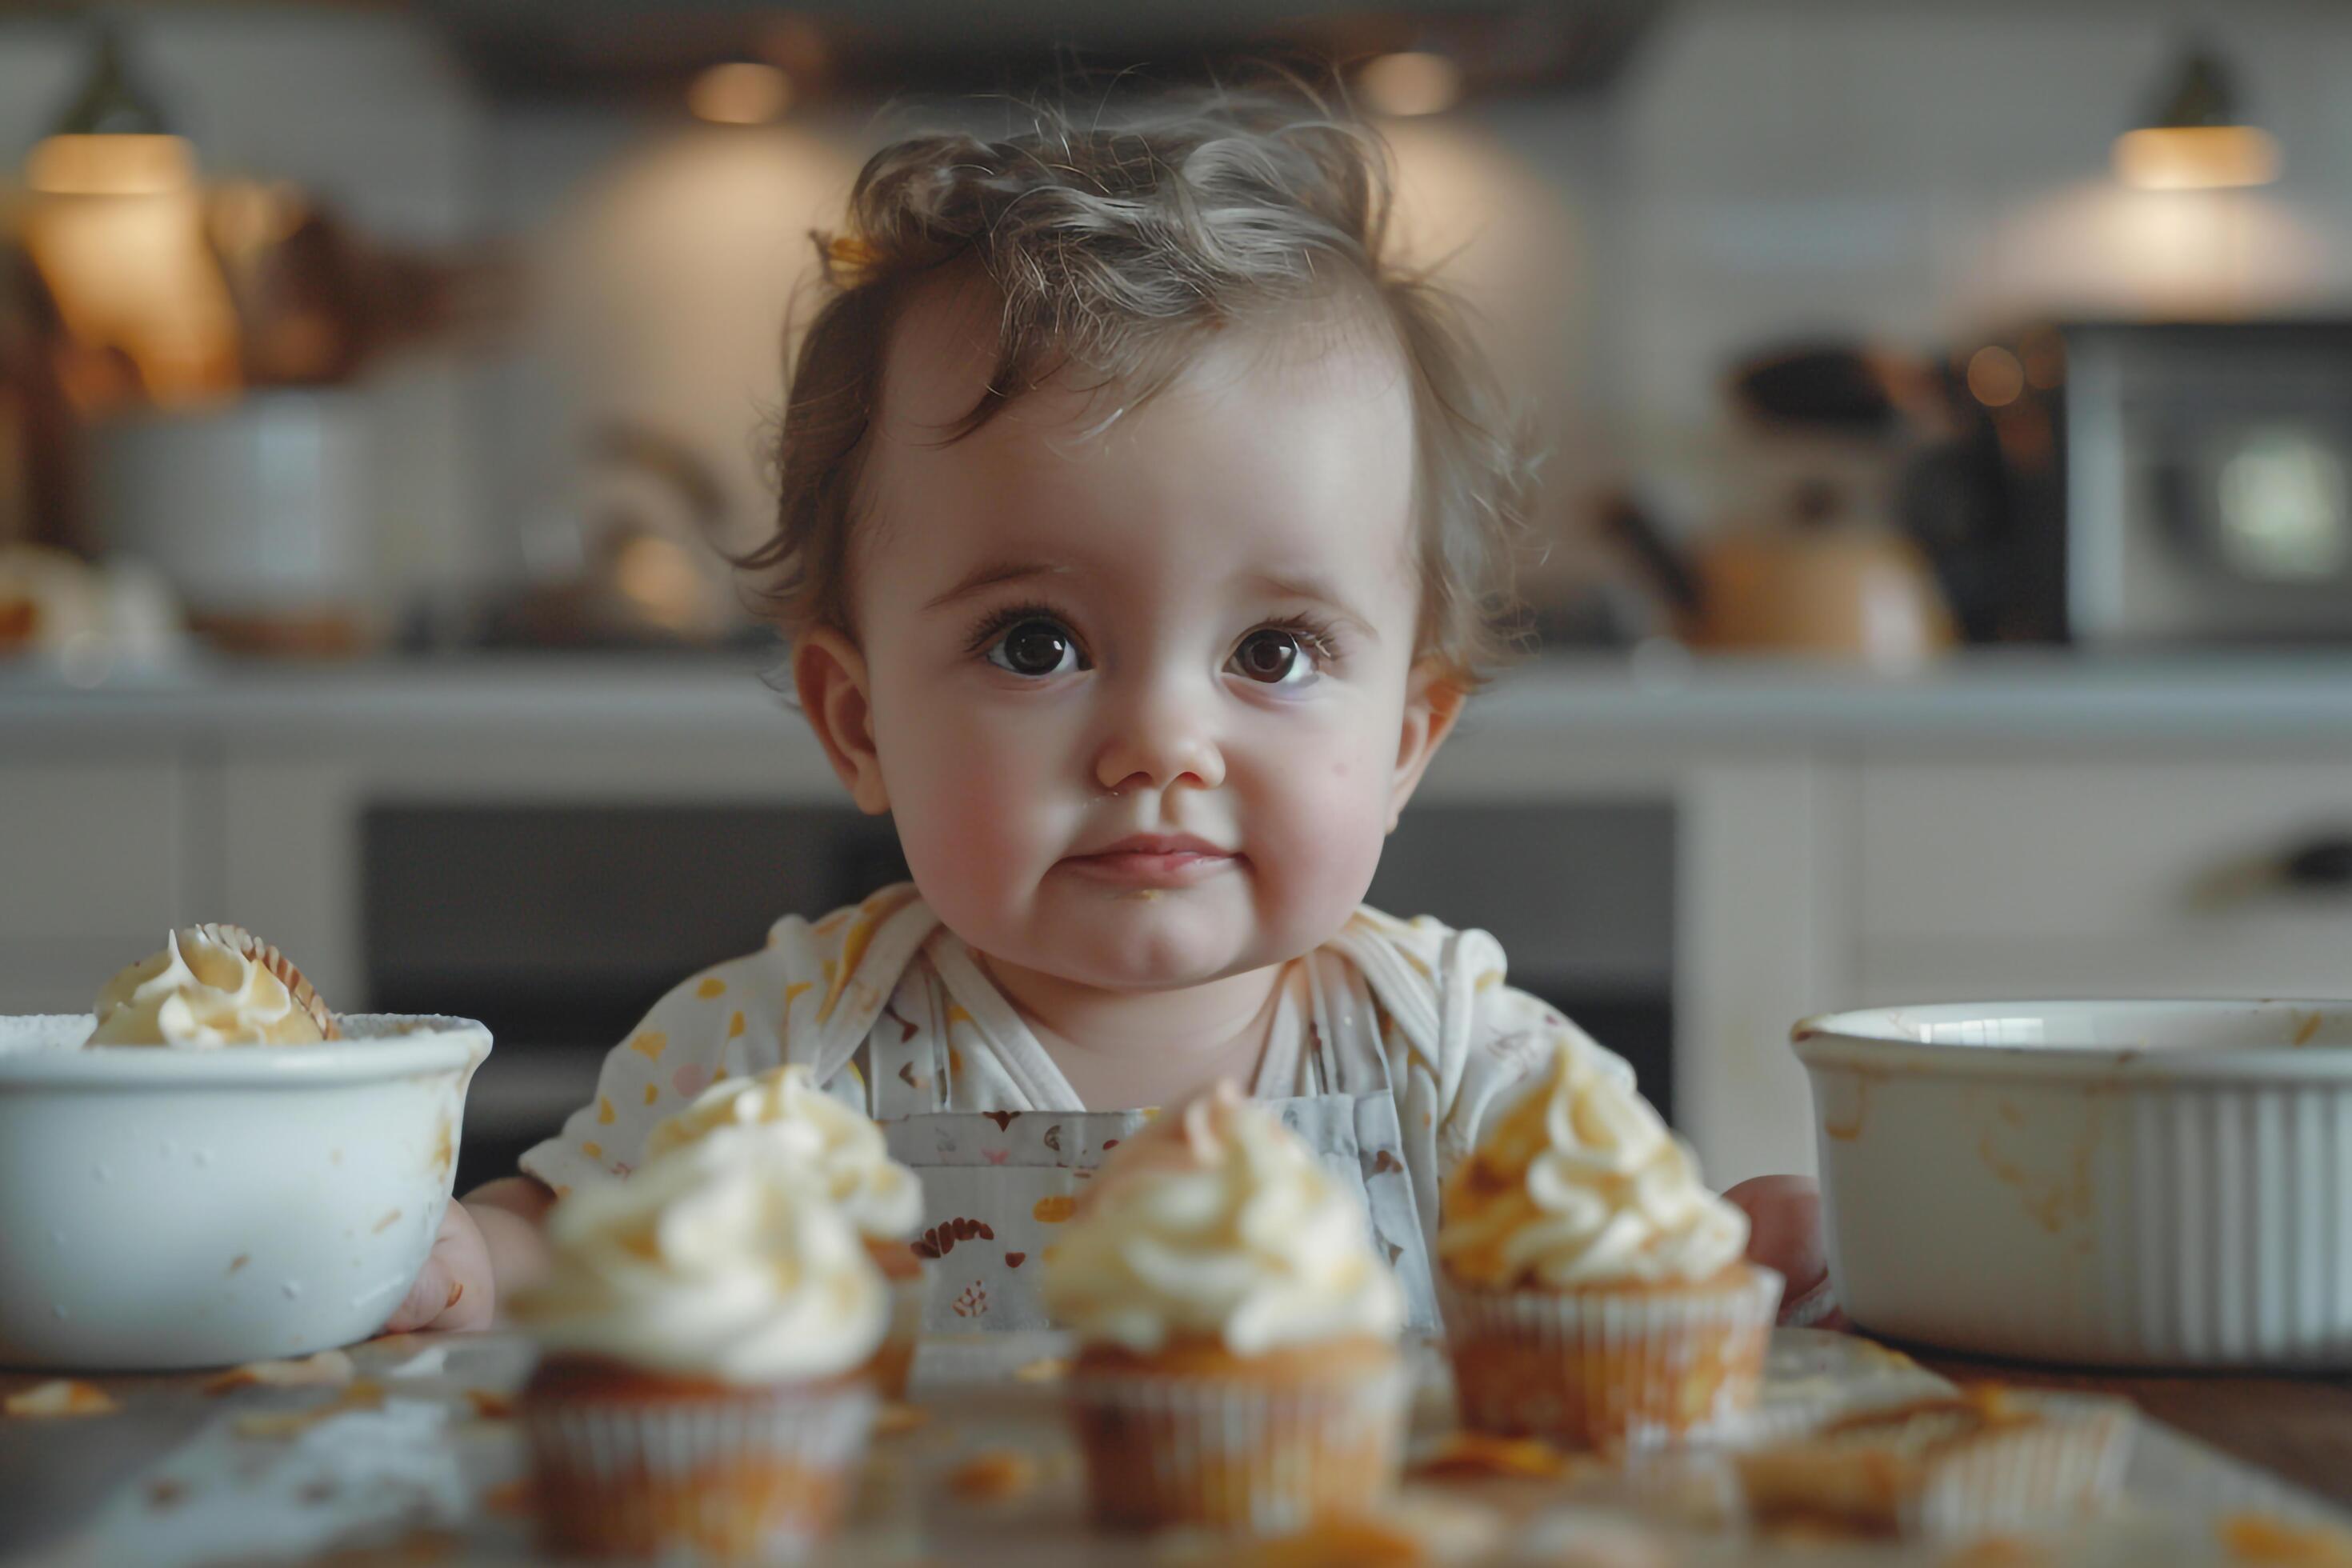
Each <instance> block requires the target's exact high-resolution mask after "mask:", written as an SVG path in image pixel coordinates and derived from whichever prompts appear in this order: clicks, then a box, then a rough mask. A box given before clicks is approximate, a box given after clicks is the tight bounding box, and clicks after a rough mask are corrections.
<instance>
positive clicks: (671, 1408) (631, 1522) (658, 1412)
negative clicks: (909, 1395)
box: [522, 1382, 875, 1564]
mask: <svg viewBox="0 0 2352 1568" xmlns="http://www.w3.org/2000/svg"><path fill="white" fill-rule="evenodd" d="M874 1410H875V1394H874V1391H873V1389H872V1388H871V1387H870V1386H869V1385H867V1384H865V1383H863V1382H849V1383H844V1384H839V1385H828V1386H826V1387H823V1388H817V1389H809V1388H793V1389H781V1390H775V1391H760V1390H745V1391H743V1392H742V1393H740V1394H720V1395H714V1396H713V1397H711V1398H709V1399H708V1400H675V1399H670V1400H659V1401H647V1402H644V1403H637V1402H632V1401H625V1400H617V1399H598V1398H593V1397H584V1396H583V1397H578V1398H568V1397H553V1398H548V1397H530V1398H527V1399H526V1400H525V1403H524V1408H523V1413H522V1421H523V1432H524V1438H525V1441H526V1443H527V1445H528V1447H529V1448H530V1458H531V1472H532V1478H533V1491H534V1493H535V1495H536V1499H537V1502H538V1508H539V1515H540V1531H541V1543H542V1545H543V1546H544V1547H545V1549H546V1550H547V1551H548V1552H551V1553H552V1554H554V1555H557V1556H559V1557H562V1556H570V1557H591V1558H593V1557H622V1558H632V1559H648V1560H651V1561H655V1562H658V1563H679V1564H688V1563H777V1562H783V1563H790V1562H794V1561H797V1560H798V1559H799V1558H800V1557H802V1556H803V1555H805V1554H806V1553H807V1552H809V1551H810V1550H811V1549H812V1548H814V1546H815V1545H816V1544H817V1543H819V1542H822V1541H823V1540H824V1538H825V1537H826V1536H828V1535H830V1534H831V1533H832V1531H833V1528H834V1526H835V1523H836V1522H837V1521H838V1518H839V1515H840V1512H841V1510H842V1506H843V1503H844V1500H845V1499H846V1498H847V1496H848V1495H849V1494H850V1491H851V1489H853V1487H854V1485H855V1481H856V1474H855V1472H856V1468H857V1466H858V1464H859V1463H860V1461H861V1460H862V1459H863V1458H864V1457H865V1452H866V1438H867V1436H868V1435H869V1434H870V1432H871V1430H872V1427H873V1424H874Z"/></svg>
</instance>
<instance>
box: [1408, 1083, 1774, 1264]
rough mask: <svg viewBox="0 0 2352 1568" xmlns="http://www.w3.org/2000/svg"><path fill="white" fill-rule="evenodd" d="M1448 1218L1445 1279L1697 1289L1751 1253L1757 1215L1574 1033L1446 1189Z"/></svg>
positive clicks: (1442, 1237)
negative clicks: (1711, 1184)
mask: <svg viewBox="0 0 2352 1568" xmlns="http://www.w3.org/2000/svg"><path fill="white" fill-rule="evenodd" d="M1442 1212H1443V1222H1442V1223H1441V1225H1440V1226H1439V1228H1438V1235H1437V1253H1438V1257H1439V1258H1440V1260H1441V1261H1442V1262H1443V1263H1444V1266H1445V1268H1446V1271H1447V1272H1448V1273H1449V1274H1451V1275H1452V1276H1453V1277H1454V1279H1457V1280H1459V1281H1461V1282H1462V1283H1464V1284H1467V1285H1475V1286H1480V1287H1485V1288H1487V1289H1508V1288H1511V1287H1514V1286H1519V1285H1528V1284H1534V1285H1542V1286H1555V1287H1562V1286H1579V1285H1608V1284H1631V1283H1663V1282H1667V1281H1681V1282H1692V1283H1695V1282H1696V1281H1699V1280H1702V1279H1708V1278H1711V1277H1712V1276H1714V1275H1716V1274H1718V1273H1720V1272H1722V1271H1723V1270H1724V1269H1727V1268H1730V1267H1731V1266H1732V1265H1733V1264H1735V1263H1737V1262H1738V1261H1739V1259H1740V1258H1741V1256H1742V1255H1743V1254H1744V1253H1745V1252H1746V1250H1747V1247H1748V1216H1747V1215H1745V1214H1743V1213H1741V1212H1740V1210H1739V1209H1738V1207H1736V1206H1735V1205H1731V1204H1729V1203H1727V1202H1725V1201H1724V1200H1723V1199H1722V1198H1720V1197H1718V1196H1717V1195H1716V1194H1714V1193H1711V1192H1709V1191H1708V1190H1707V1189H1706V1184H1704V1183H1703V1182H1701V1181H1700V1179H1699V1171H1698V1161H1697V1159H1696V1156H1694V1155H1693V1154H1692V1152H1691V1151H1690V1146H1689V1145H1688V1144H1686V1143H1685V1142H1683V1141H1682V1140H1681V1139H1679V1138H1677V1137H1675V1135H1674V1134H1673V1133H1672V1132H1670V1131H1667V1129H1666V1125H1665V1123H1664V1122H1663V1121H1660V1120H1659V1119H1658V1113H1657V1112H1656V1111H1654V1110H1652V1109H1651V1108H1650V1105H1649V1102H1648V1101H1646V1100H1643V1099H1642V1097H1641V1096H1640V1095H1638V1094H1636V1093H1635V1092H1634V1091H1633V1089H1632V1088H1631V1087H1629V1086H1628V1085H1626V1084H1625V1083H1623V1082H1622V1081H1621V1080H1620V1079H1618V1077H1617V1076H1616V1075H1614V1074H1612V1073H1611V1072H1610V1071H1608V1070H1607V1068H1606V1067H1605V1066H1604V1065H1603V1062H1602V1060H1601V1057H1600V1056H1599V1055H1598V1054H1597V1053H1596V1052H1595V1050H1594V1049H1593V1047H1591V1046H1590V1045H1588V1044H1586V1043H1585V1042H1584V1041H1583V1040H1581V1039H1578V1038H1574V1037H1563V1038H1562V1039H1561V1041H1560V1042H1559V1052H1558V1055H1557V1056H1556V1057H1555V1058H1554V1059H1553V1063H1552V1071H1551V1076H1550V1078H1549V1080H1548V1081H1546V1082H1545V1083H1543V1084H1542V1085H1540V1086H1539V1087H1538V1089H1537V1090H1536V1091H1535V1092H1534V1093H1532V1094H1530V1095H1529V1096H1528V1098H1527V1099H1525V1100H1522V1101H1520V1103H1519V1104H1518V1105H1517V1106H1515V1107H1514V1108H1513V1109H1512V1110H1510V1112H1509V1113H1508V1114H1507V1115H1506V1116H1504V1117H1503V1118H1502V1120H1501V1121H1498V1122H1496V1125H1495V1127H1494V1130H1493V1131H1491V1132H1490V1133H1489V1134H1488V1135H1487V1136H1486V1139H1485V1140H1483V1141H1482V1142H1480V1144H1479V1146H1478V1147H1477V1148H1476V1149H1475V1151H1473V1152H1472V1153H1471V1155H1470V1157H1469V1158H1468V1159H1466V1160H1465V1161H1464V1162H1463V1163H1462V1164H1461V1165H1460V1166H1459V1167H1458V1168H1457V1169H1456V1170H1455V1171H1454V1174H1453V1175H1452V1176H1451V1177H1450V1178H1449V1179H1448V1180H1447V1182H1446V1184H1445V1191H1444V1207H1443V1211H1442Z"/></svg>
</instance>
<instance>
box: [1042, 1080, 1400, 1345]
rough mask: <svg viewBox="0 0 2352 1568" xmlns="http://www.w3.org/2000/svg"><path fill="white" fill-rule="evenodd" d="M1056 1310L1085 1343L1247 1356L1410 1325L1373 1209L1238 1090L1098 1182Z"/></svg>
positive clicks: (1061, 1260) (1206, 1100)
mask: <svg viewBox="0 0 2352 1568" xmlns="http://www.w3.org/2000/svg"><path fill="white" fill-rule="evenodd" d="M1044 1297H1045V1308H1046V1310H1048V1311H1049V1312H1051V1313H1052V1314H1053V1315H1054V1317H1055V1319H1057V1320H1058V1321H1061V1322H1063V1323H1065V1324H1066V1325H1068V1326H1069V1327H1070V1328H1072V1329H1075V1330H1076V1331H1078V1332H1079V1333H1080V1334H1081V1335H1083V1336H1085V1337H1086V1338H1087V1339H1090V1340H1095V1341H1098V1342H1109V1343H1113V1344H1118V1345H1123V1346H1125V1347H1126V1348H1127V1349H1129V1350H1131V1351H1134V1352H1138V1353H1139V1354H1150V1353H1151V1352H1155V1351H1158V1350H1160V1349H1161V1348H1162V1347H1164V1346H1165V1345H1167V1344H1168V1343H1169V1342H1170V1341H1171V1340H1174V1339H1178V1338H1185V1337H1207V1338H1214V1339H1219V1340H1222V1341H1223V1342H1224V1345H1225V1347H1226V1348H1227V1349H1228V1350H1231V1351H1233V1352H1234V1353H1235V1354H1238V1355H1255V1354H1259V1353H1261V1352H1265V1351H1267V1350H1270V1349H1272V1348H1274V1347H1276V1346H1278V1345H1286V1344H1297V1343H1302V1342H1318V1341H1327V1340H1331V1339H1338V1338H1344V1337H1353V1336H1360V1335H1370V1336H1374V1337H1377V1338H1380V1339H1392V1338H1394V1337H1395V1335H1396V1333H1397V1331H1398V1330H1400V1329H1401V1328H1402V1327H1403V1325H1404V1294H1403V1292H1402V1290H1401V1289H1399V1288H1398V1286H1397V1282H1396V1277H1395V1276H1394V1275H1393V1274H1391V1272H1390V1271H1389V1267H1388V1265H1387V1264H1386V1263H1384V1262H1383V1261H1381V1259H1380V1258H1377V1257H1376V1256H1374V1254H1373V1252H1372V1247H1371V1236H1370V1224H1369V1222H1368V1220H1367V1218H1366V1216H1365V1213H1364V1205H1363V1203H1362V1200H1361V1199H1360V1197H1359V1196H1358V1195H1357V1194H1355V1193H1354V1192H1352V1191H1350V1190H1349V1188H1348V1187H1346V1186H1344V1185H1342V1184H1340V1183H1339V1182H1338V1181H1335V1180H1334V1179H1333V1178H1332V1176H1331V1174H1330V1173H1329V1172H1328V1171H1326V1170H1325V1169H1324V1168H1323V1167H1322V1165H1321V1164H1320V1163H1318V1162H1317V1160H1316V1158H1315V1155H1314V1153H1313V1152H1312V1151H1310V1150H1309V1149H1308V1148H1307V1145H1306V1144H1305V1143H1303V1142H1300V1141H1299V1139H1298V1138H1297V1136H1296V1135H1295V1134H1293V1133H1292V1132H1290V1131H1289V1130H1287V1129H1286V1128H1285V1127H1284V1126H1283V1125H1282V1123H1281V1121H1279V1120H1278V1119H1277V1118H1276V1116H1275V1115H1274V1114H1273V1113H1272V1112H1271V1111H1269V1110H1266V1109H1265V1107H1263V1106H1260V1105H1257V1104H1255V1103H1253V1102H1252V1101H1250V1100H1246V1099H1244V1097H1243V1096H1242V1093H1241V1091H1240V1090H1239V1089H1236V1088H1234V1085H1232V1084H1231V1083H1220V1084H1218V1085H1217V1086H1216V1088H1215V1089H1213V1090H1212V1091H1210V1092H1209V1093H1207V1094H1204V1095H1202V1096H1201V1097H1200V1098H1198V1099H1196V1100H1193V1101H1192V1103H1191V1104H1189V1105H1187V1106H1185V1107H1184V1109H1183V1110H1181V1111H1178V1112H1174V1113H1171V1115H1169V1116H1167V1117H1164V1118H1162V1119H1161V1120H1160V1121H1159V1122H1158V1123H1156V1124H1155V1125H1154V1126H1153V1127H1152V1128H1150V1130H1149V1131H1146V1132H1145V1133H1144V1134H1143V1135H1142V1136H1140V1137H1139V1138H1136V1139H1134V1140H1133V1141H1131V1142H1129V1143H1128V1144H1127V1146H1126V1147H1124V1148H1123V1149H1121V1150H1120V1151H1119V1152H1118V1154H1117V1155H1116V1156H1114V1157H1113V1158H1112V1159H1111V1160H1110V1161H1109V1162H1108V1163H1107V1164H1106V1165H1105V1166H1104V1167H1103V1171H1102V1173H1101V1175H1100V1176H1098V1177H1097V1178H1096V1181H1095V1183H1094V1185H1093V1188H1092V1189H1091V1190H1090V1191H1089V1192H1088V1193H1087V1197H1086V1200H1085V1202H1084V1204H1083V1205H1081V1207H1080V1210H1079V1213H1078V1215H1077V1217H1076V1218H1075V1219H1074V1220H1072V1221H1071V1222H1070V1226H1069V1229H1068V1232H1067V1233H1066V1235H1065V1236H1064V1237H1062V1239H1061V1240H1060V1242H1059V1243H1058V1244H1057V1245H1056V1246H1055V1249H1054V1251H1053V1252H1052V1253H1051V1254H1050V1255H1049V1256H1048V1257H1047V1258H1046V1264H1045V1281H1044Z"/></svg>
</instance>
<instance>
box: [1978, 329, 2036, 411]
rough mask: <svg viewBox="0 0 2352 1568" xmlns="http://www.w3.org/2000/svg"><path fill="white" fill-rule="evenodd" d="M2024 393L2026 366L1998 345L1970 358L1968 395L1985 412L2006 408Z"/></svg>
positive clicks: (1985, 348) (1983, 349) (1982, 350)
mask: <svg viewBox="0 0 2352 1568" xmlns="http://www.w3.org/2000/svg"><path fill="white" fill-rule="evenodd" d="M2024 391H2025V366H2024V365H2022V364H2021V363H2018V358H2017V356H2016V355H2015V354H2013V353H2010V352H2009V351H2008V350H2007V349H2005V348H2002V347H2001V346H2000V344H1998V343H1989V344H1987V345H1986V346H1985V347H1983V348H1980V349H1979V350H1977V352H1976V353H1974V354H1972V355H1970V356H1969V395H1971V396H1973V397H1974V398H1975V399H1976V400H1977V401H1978V402H1979V403H1981V404H1983V405H1985V406H1986V407H1987V408H2005V407H2007V406H2008V405H2011V404H2012V403H2014V402H2016V401H2017V399H2018V397H2019V395H2021V394H2022V393H2023V392H2024Z"/></svg>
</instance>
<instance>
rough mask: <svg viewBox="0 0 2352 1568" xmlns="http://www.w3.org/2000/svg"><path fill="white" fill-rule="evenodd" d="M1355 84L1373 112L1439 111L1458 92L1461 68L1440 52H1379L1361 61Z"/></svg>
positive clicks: (1450, 104)
mask: <svg viewBox="0 0 2352 1568" xmlns="http://www.w3.org/2000/svg"><path fill="white" fill-rule="evenodd" d="M1356 85H1357V87H1358V89H1360V91H1361V92H1362V93H1363V95H1364V101H1365V102H1366V103H1369V104H1370V105H1371V107H1372V110H1373V112H1375V113H1378V114H1389V115H1395V116H1397V117H1398V118H1400V119H1402V118H1404V117H1406V116H1409V115H1416V114H1439V113H1443V112H1444V110H1449V109H1451V108H1453V107H1454V100H1457V99H1459V98H1460V97H1461V96H1462V68H1461V67H1460V66H1458V65H1455V64H1454V62H1453V61H1452V60H1450V59H1448V58H1446V57H1445V56H1444V55H1433V54H1425V53H1422V52H1419V51H1415V52H1412V53H1409V54H1399V55H1381V56H1380V57H1378V58H1375V59H1371V60H1368V61H1366V62H1365V65H1364V68H1363V70H1362V71H1361V72H1360V73H1359V74H1358V76H1357V78H1356Z"/></svg>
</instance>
